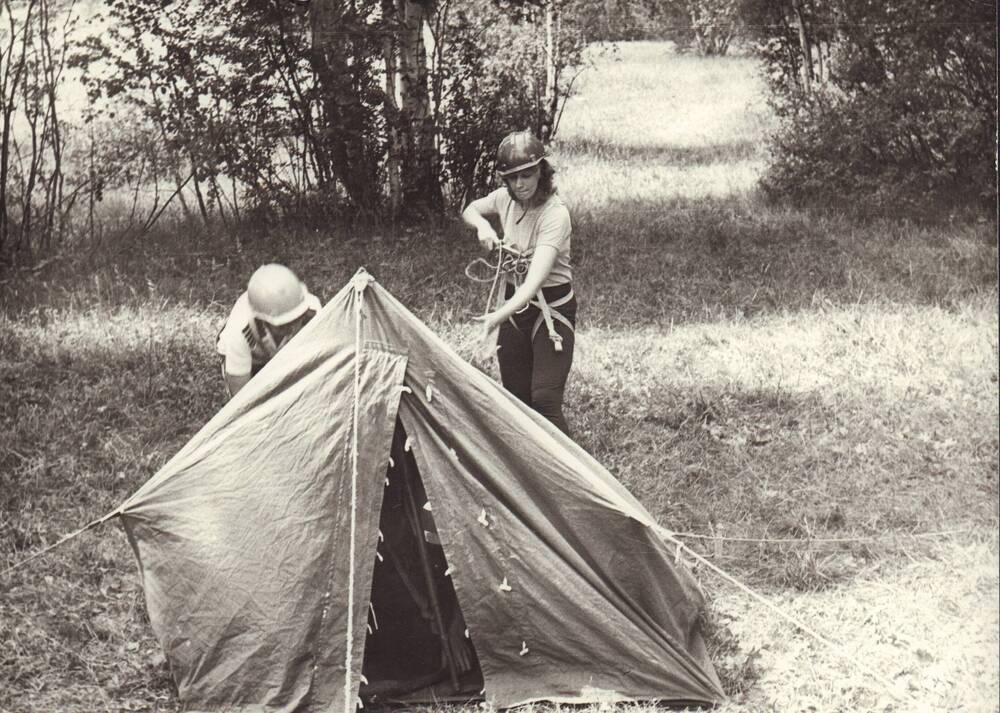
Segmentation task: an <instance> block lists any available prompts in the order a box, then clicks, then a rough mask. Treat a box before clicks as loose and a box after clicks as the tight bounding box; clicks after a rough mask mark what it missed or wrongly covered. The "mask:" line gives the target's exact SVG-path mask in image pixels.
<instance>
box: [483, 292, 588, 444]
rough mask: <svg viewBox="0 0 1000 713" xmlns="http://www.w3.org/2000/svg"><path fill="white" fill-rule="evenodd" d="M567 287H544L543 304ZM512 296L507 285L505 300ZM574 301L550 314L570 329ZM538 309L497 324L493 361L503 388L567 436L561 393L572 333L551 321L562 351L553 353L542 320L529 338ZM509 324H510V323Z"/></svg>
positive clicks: (530, 308)
mask: <svg viewBox="0 0 1000 713" xmlns="http://www.w3.org/2000/svg"><path fill="white" fill-rule="evenodd" d="M570 290H571V287H570V285H569V284H566V285H556V286H555V287H546V288H545V289H543V290H542V294H543V295H544V296H545V301H546V302H547V303H552V302H554V301H556V300H558V299H559V298H561V297H565V296H566V295H568V294H569V292H570ZM512 294H514V288H513V286H511V285H507V297H508V298H509V297H510V296H511V295H512ZM576 307H577V305H576V298H575V297H574V298H573V299H572V300H570V301H569V302H567V303H566V304H564V305H561V306H560V307H557V308H555V309H554V310H553V311H558V312H559V313H560V314H562V315H563V316H564V317H566V319H568V320H569V321H570V323H571V324H573V325H574V326H575V325H576ZM540 316H541V310H540V309H538V308H537V307H534V306H532V305H529V306H528V307H527V309H525V310H524V311H522V312H521V313H519V314H515V315H514V316H513V317H512V318H511V320H508V321H506V322H504V323H503V324H502V325H500V333H499V335H498V336H497V344H498V345H499V350H498V351H497V360H498V361H499V363H500V379H501V381H502V382H503V385H504V388H506V389H507V390H508V391H509V392H511V393H512V394H514V396H516V397H517V398H519V399H520V400H521V401H523V402H524V403H526V404H527V405H528V406H530V407H531V408H533V409H534V410H535V411H537V412H538V413H540V414H542V415H543V416H545V418H547V419H549V421H551V422H552V423H553V424H555V426H556V427H557V428H558V429H559V430H560V431H562V432H563V433H565V434H566V435H567V436H568V435H570V433H569V427H568V426H567V424H566V417H565V416H564V415H563V410H562V404H563V392H564V391H565V390H566V379H567V378H568V377H569V369H570V366H572V364H573V344H574V338H573V330H571V329H569V328H568V327H567V326H566V325H565V324H563V323H562V322H560V321H559V320H556V319H553V322H554V324H555V328H556V333H558V334H559V335H560V336H561V337H562V340H563V341H562V345H563V349H562V351H561V352H557V351H556V350H555V347H554V345H553V344H552V340H551V339H549V331H548V329H547V328H546V326H545V323H544V321H543V322H542V324H541V326H539V328H538V331H537V332H535V338H534V339H532V338H531V332H532V330H533V329H534V327H535V322H536V321H537V320H538V318H539V317H540ZM511 321H513V324H511Z"/></svg>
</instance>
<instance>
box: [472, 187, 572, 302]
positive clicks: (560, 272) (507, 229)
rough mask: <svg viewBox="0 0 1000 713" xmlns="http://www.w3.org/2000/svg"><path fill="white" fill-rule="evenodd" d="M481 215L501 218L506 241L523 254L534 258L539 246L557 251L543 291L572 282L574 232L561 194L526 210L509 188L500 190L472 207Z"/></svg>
mask: <svg viewBox="0 0 1000 713" xmlns="http://www.w3.org/2000/svg"><path fill="white" fill-rule="evenodd" d="M473 205H474V206H475V208H476V210H478V211H479V212H480V213H481V214H482V215H495V216H497V217H499V218H500V226H501V228H502V229H503V240H504V242H505V243H508V244H510V245H513V246H514V247H515V248H517V249H518V250H519V251H520V252H521V253H522V254H529V255H530V254H531V252H532V251H533V250H534V249H535V248H536V247H537V246H539V245H551V246H552V247H554V248H555V249H556V260H555V263H553V265H552V270H551V271H550V272H549V275H548V277H546V278H545V281H544V282H543V283H542V287H553V286H555V285H562V284H565V283H567V282H570V281H572V279H573V269H572V265H571V263H570V237H571V234H572V232H573V227H572V224H571V223H570V218H569V210H568V209H567V208H566V204H565V203H563V200H562V198H560V197H559V195H558V194H554V195H551V196H549V198H548V200H546V201H545V202H544V203H542V204H541V205H536V206H532V207H530V208H528V209H527V210H525V209H524V208H522V207H521V206H520V205H519V204H518V203H517V201H515V200H514V199H513V198H511V197H510V193H508V192H507V188H506V187H501V188H498V189H497V190H495V191H493V192H492V193H490V194H489V195H487V196H484V197H483V198H480V199H478V200H477V201H475V202H474V204H473Z"/></svg>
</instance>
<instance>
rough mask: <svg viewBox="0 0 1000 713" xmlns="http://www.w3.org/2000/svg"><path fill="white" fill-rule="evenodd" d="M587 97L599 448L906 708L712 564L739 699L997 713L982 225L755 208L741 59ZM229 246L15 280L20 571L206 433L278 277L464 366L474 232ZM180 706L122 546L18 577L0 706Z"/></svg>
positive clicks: (648, 64)
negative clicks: (244, 320)
mask: <svg viewBox="0 0 1000 713" xmlns="http://www.w3.org/2000/svg"><path fill="white" fill-rule="evenodd" d="M579 87H580V94H579V95H578V96H577V97H575V98H574V99H573V100H571V102H570V104H569V106H568V108H567V110H566V114H565V117H564V124H563V127H562V131H561V134H560V138H559V140H558V141H557V142H556V145H555V157H554V160H555V163H556V165H557V168H559V170H560V172H559V174H558V177H557V180H558V182H559V185H560V186H561V190H562V192H563V194H564V196H565V198H566V200H567V202H568V203H569V205H570V206H571V209H572V212H573V216H574V224H575V232H574V238H573V240H574V256H575V262H576V275H577V290H578V292H579V294H580V297H581V303H582V310H581V327H580V333H579V352H578V358H577V363H576V368H575V370H574V373H573V376H572V382H571V385H570V390H569V394H568V416H569V419H570V422H571V425H572V427H573V428H574V430H575V434H576V437H577V439H578V440H579V442H580V443H581V444H582V445H584V447H586V448H587V449H588V450H589V451H590V452H592V453H593V454H594V455H595V456H596V457H597V458H598V459H599V460H601V461H602V462H603V463H605V464H606V465H607V466H608V467H609V468H610V469H611V470H612V471H613V472H614V473H616V474H617V475H618V476H619V477H620V478H621V479H622V480H623V481H624V482H625V483H626V484H627V485H628V487H629V488H630V489H631V490H632V491H633V492H634V493H635V494H636V495H637V496H638V497H639V498H640V499H641V500H642V501H643V502H644V503H645V504H646V506H647V507H648V508H649V509H650V510H651V511H652V512H653V513H654V515H656V516H657V517H658V518H659V519H660V521H661V522H662V523H663V524H664V525H666V526H668V527H670V528H671V529H673V530H676V531H679V532H685V533H690V534H691V535H696V536H697V537H690V538H689V539H690V542H691V545H692V547H694V548H695V549H696V550H697V551H699V552H701V553H703V554H704V555H705V556H706V557H708V558H710V559H711V561H713V562H714V563H716V564H717V565H718V566H720V567H722V568H724V569H726V570H727V571H730V572H732V573H733V574H734V575H736V576H737V577H739V578H740V579H741V580H743V581H745V582H748V583H750V584H752V585H753V586H755V587H757V588H759V589H760V590H761V591H762V592H764V593H765V594H767V596H769V597H770V598H771V599H772V600H773V601H774V602H775V603H776V604H778V605H780V606H782V607H784V608H785V609H787V610H788V611H790V612H792V613H794V614H795V615H796V616H798V617H800V618H802V619H804V620H806V621H808V622H810V624H811V625H813V626H814V627H815V628H816V629H818V630H820V631H822V632H823V633H824V634H825V635H826V636H828V637H829V638H831V639H833V640H835V641H836V642H837V644H838V645H839V646H841V647H842V648H843V649H844V650H845V651H846V652H847V653H848V654H849V655H850V656H851V657H853V658H855V659H856V660H857V661H858V662H860V664H861V666H862V667H863V668H870V669H872V670H875V671H878V672H880V673H881V674H882V675H883V676H886V677H889V678H890V679H892V680H893V681H894V682H895V683H896V684H897V685H898V687H899V688H900V689H901V690H902V691H903V692H904V696H908V697H912V700H911V699H910V698H905V699H904V701H903V702H899V701H896V700H894V699H893V698H892V697H890V696H889V695H887V693H886V692H885V691H884V690H882V689H881V688H880V686H879V684H878V683H877V682H876V681H875V680H874V679H872V678H871V677H867V676H865V675H864V674H863V673H862V672H861V671H859V670H858V669H857V668H855V667H851V666H850V665H848V664H846V663H844V662H843V661H841V660H838V659H837V658H836V657H833V656H831V655H829V654H828V653H827V652H826V651H825V650H824V648H823V647H822V646H820V645H818V644H817V643H815V642H814V641H812V640H811V639H810V638H809V637H807V636H805V635H803V634H801V633H800V632H796V631H795V630H794V629H793V627H791V626H790V625H787V624H785V623H783V622H781V621H780V620H779V619H778V618H776V617H775V616H773V614H771V613H770V612H769V611H768V610H767V609H766V608H762V607H761V606H760V605H758V604H755V603H753V602H751V601H750V600H748V599H747V598H746V597H745V596H744V595H742V594H741V593H740V592H738V591H737V590H735V589H733V588H732V587H730V586H729V585H727V584H725V583H723V582H721V581H720V580H718V579H717V578H715V577H714V576H712V575H711V574H709V573H708V572H706V571H704V569H699V570H696V573H697V575H698V576H699V578H700V579H701V581H702V582H703V585H704V588H705V590H706V592H707V593H708V595H709V598H710V600H711V601H712V612H711V616H710V622H709V623H710V625H711V628H712V631H713V634H712V639H713V646H714V647H715V652H716V653H715V658H716V662H717V665H718V667H719V668H720V670H721V671H722V673H723V675H724V678H725V680H726V682H727V684H728V685H729V687H730V689H731V692H732V694H733V700H732V701H731V702H730V703H728V704H727V705H726V707H725V710H726V711H734V712H735V711H739V712H741V713H742V712H749V711H755V712H756V711H790V710H815V711H836V710H841V711H855V710H879V711H887V710H893V711H903V710H962V711H992V710H996V709H997V703H996V701H997V698H998V693H1000V686H998V671H997V656H996V651H997V646H998V626H1000V625H998V582H997V571H998V567H1000V565H998V559H997V551H998V548H997V522H998V508H997V480H996V476H997V459H998V440H997V430H998V411H997V403H998V389H997V343H998V325H997V310H996V301H997V292H996V279H997V275H996V267H995V266H996V257H997V253H996V245H995V237H994V235H993V234H992V229H991V228H990V226H987V225H981V224H969V223H959V224H947V223H944V224H942V225H939V226H934V227H927V226H923V227H921V226H916V225H913V224H911V223H910V222H908V221H907V220H906V218H905V216H900V217H899V218H898V219H895V220H888V219H883V220H880V221H876V222H866V223H859V222H854V221H852V220H851V219H849V218H848V217H846V216H838V215H829V214H826V215H815V214H809V213H804V212H800V211H796V210H792V209H788V208H782V207H776V206H772V205H767V204H765V203H764V202H762V201H761V200H760V198H759V197H758V196H756V195H755V193H754V190H753V186H754V182H755V180H756V177H757V176H758V175H759V173H760V171H761V170H763V167H764V166H765V165H766V158H767V156H766V149H765V144H764V137H765V135H766V133H767V132H768V131H769V130H770V127H771V120H770V119H769V116H768V114H767V111H766V106H765V103H764V102H763V100H762V94H761V91H762V90H761V85H760V83H759V81H758V80H757V79H756V74H755V67H754V65H753V63H752V62H751V61H750V60H748V59H745V58H738V57H737V58H728V59H719V60H712V61H708V60H701V59H697V58H693V57H680V56H677V55H674V54H672V53H671V52H670V51H669V47H668V46H666V45H660V44H654V43H638V44H633V45H625V46H623V47H622V48H621V49H620V51H619V53H618V55H617V59H615V58H613V57H612V56H608V55H597V56H596V60H595V68H593V69H590V70H588V71H587V72H586V73H585V74H584V75H583V76H582V77H581V79H580V83H579ZM231 248H232V244H231V243H225V242H224V239H217V238H209V237H203V238H198V239H197V240H191V239H189V238H187V237H186V235H184V234H180V233H177V234H173V235H171V234H169V233H165V234H164V235H161V236H158V237H155V238H152V239H150V241H149V242H147V243H145V244H143V245H131V246H111V247H110V248H107V247H106V248H104V249H95V250H92V251H88V252H86V254H80V255H76V256H72V257H68V258H67V259H65V260H64V261H62V262H57V263H53V264H52V265H51V266H50V267H49V268H47V269H45V270H42V271H39V272H38V273H37V274H34V275H32V276H29V277H21V278H18V279H17V280H13V281H10V282H5V283H3V284H0V298H2V302H0V304H2V310H0V566H2V567H6V566H7V565H9V564H13V563H14V562H16V561H19V560H20V559H21V558H23V557H24V556H26V555H27V554H28V553H30V552H33V551H35V550H37V549H39V548H41V547H42V546H44V545H46V544H48V543H51V542H53V541H55V540H56V539H57V538H58V537H59V536H60V535H61V534H63V533H65V532H68V531H70V530H72V529H74V528H75V527H77V526H79V525H80V524H82V523H83V522H86V521H88V520H90V519H92V518H94V517H96V516H98V515H101V514H103V513H104V512H106V511H108V510H109V509H111V508H112V507H113V506H114V505H116V504H117V503H119V502H120V501H121V500H123V499H124V498H125V497H126V496H127V495H128V494H129V493H130V492H132V491H133V490H134V489H135V488H136V487H137V486H138V485H139V484H140V483H142V482H143V481H144V480H145V479H147V478H148V477H149V476H150V475H152V473H154V472H155V471H156V469H157V468H158V467H159V466H160V465H161V464H162V463H163V462H164V461H165V460H166V459H167V458H168V457H169V456H170V455H172V454H173V453H174V452H175V451H176V450H177V449H178V448H179V447H180V446H181V445H182V444H183V443H184V442H185V441H186V440H187V439H188V438H189V437H190V436H191V435H192V434H193V433H194V432H195V431H197V429H198V428H199V427H200V426H201V424H203V423H204V422H205V421H206V420H207V419H208V417H209V416H210V415H211V414H212V413H214V411H215V410H216V409H217V408H218V407H219V405H220V404H221V403H222V393H221V385H220V384H219V383H218V374H217V371H216V368H217V367H216V361H215V357H214V355H213V353H212V350H213V345H212V341H213V338H214V335H215V331H216V330H217V328H218V325H219V323H220V321H221V320H222V319H223V318H224V317H225V314H226V310H227V309H228V307H229V306H230V304H231V301H232V300H233V299H234V298H235V296H236V295H237V294H238V293H239V290H240V285H241V284H242V282H243V280H245V279H246V276H247V275H248V274H249V272H250V270H251V269H252V267H253V266H255V265H256V264H258V263H259V262H261V261H264V260H272V259H277V260H282V261H286V262H288V263H289V264H292V265H294V266H295V267H297V268H298V269H299V270H300V271H301V272H302V273H303V274H304V275H305V276H306V278H307V279H308V282H309V284H310V286H311V287H313V289H314V291H316V292H317V293H319V294H320V295H321V296H323V297H324V298H326V297H329V296H330V295H331V294H332V293H333V292H335V291H336V290H337V289H339V287H340V286H341V285H342V284H343V283H344V282H345V281H346V280H347V279H348V278H349V277H350V275H351V274H352V273H353V272H354V271H355V270H356V269H357V267H358V266H360V265H365V266H366V267H367V268H368V269H369V271H371V272H373V273H374V274H375V275H376V277H378V279H379V280H380V281H381V282H382V283H383V284H385V285H386V286H387V287H388V288H389V289H390V290H391V291H392V292H393V293H394V294H395V295H396V296H397V297H399V298H400V299H401V300H403V301H404V302H405V303H406V304H408V305H410V307H411V308H412V309H413V310H414V311H415V312H417V314H418V315H419V316H421V317H422V318H423V319H425V320H426V321H427V322H428V323H430V324H431V326H432V327H433V328H434V329H436V330H437V331H439V332H440V333H441V334H442V335H443V336H444V337H445V338H446V339H447V340H448V341H449V342H451V343H452V344H454V345H455V346H456V347H457V348H458V349H459V350H460V351H461V352H462V353H463V354H466V355H467V356H469V357H470V358H471V356H472V353H473V328H472V326H471V324H470V322H469V317H470V315H471V314H473V313H475V312H478V311H481V308H482V302H483V300H484V299H485V296H484V295H483V294H482V292H481V290H480V289H479V288H480V286H476V285H473V284H470V283H468V282H467V281H466V280H465V278H464V277H463V276H462V269H463V267H464V265H465V263H466V262H468V261H469V260H471V259H472V258H473V257H475V256H476V254H477V253H476V250H475V241H474V239H473V238H472V236H471V235H470V234H468V233H467V232H466V231H464V230H463V229H462V228H461V227H459V226H457V225H447V226H444V227H443V228H435V229H430V228H427V229H414V230H411V231H400V232H392V231H388V230H384V231H372V230H367V231H363V232H355V231H354V230H351V229H347V228H343V229H341V228H338V229H337V230H330V231H320V232H315V233H313V232H310V233H301V232H300V233H295V234H286V233H278V232H274V233H272V234H270V235H269V236H267V239H264V238H262V237H256V238H254V237H252V236H248V238H247V240H246V241H245V243H244V249H243V251H242V252H241V253H235V252H234V251H232V249H231ZM926 533H939V534H936V535H932V536H923V535H924V534H926ZM757 540H762V541H757ZM644 707H645V706H635V708H637V709H641V708H644ZM177 709H178V703H177V702H176V700H175V698H174V696H173V693H172V690H171V684H170V682H169V676H168V673H167V670H166V667H165V662H164V661H163V657H162V654H160V652H159V648H158V645H157V644H156V642H155V640H154V639H153V637H152V633H151V631H150V629H149V626H148V623H147V621H146V619H145V614H144V607H143V603H142V595H141V591H140V589H139V586H138V582H137V578H136V576H135V569H134V565H133V562H132V555H131V552H130V551H129V550H128V547H127V545H126V544H125V541H124V538H123V537H122V536H121V534H120V533H119V532H118V531H117V530H116V528H114V527H113V526H108V527H105V528H103V529H102V530H99V531H96V532H91V533H87V534H85V535H83V536H81V537H80V538H79V539H78V540H77V541H74V542H73V543H71V544H69V545H67V546H65V547H64V548H62V549H61V550H59V551H57V552H55V553H53V554H52V555H50V556H47V557H46V558H44V559H41V560H38V561H36V562H34V563H32V564H31V565H30V566H29V567H27V568H25V569H23V570H18V571H17V572H16V573H14V574H13V575H10V576H8V577H5V578H2V579H0V710H2V711H17V712H19V713H20V712H21V711H94V710H161V711H174V710H177Z"/></svg>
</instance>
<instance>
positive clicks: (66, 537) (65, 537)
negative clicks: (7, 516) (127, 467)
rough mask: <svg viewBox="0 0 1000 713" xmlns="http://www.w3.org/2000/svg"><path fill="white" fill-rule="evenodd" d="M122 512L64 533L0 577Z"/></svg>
mask: <svg viewBox="0 0 1000 713" xmlns="http://www.w3.org/2000/svg"><path fill="white" fill-rule="evenodd" d="M120 514H121V513H120V512H119V510H117V509H116V510H112V511H111V512H109V513H108V514H107V515H105V516H104V517H99V518H97V519H96V520H93V521H91V522H88V523H87V524H86V525H84V526H83V527H81V528H80V529H79V530H74V531H73V532H71V533H69V534H68V535H63V536H62V537H60V538H59V539H58V540H56V541H55V542H53V543H52V544H51V545H49V546H48V547H43V548H42V549H40V550H39V551H38V552H35V553H34V554H31V555H28V556H27V557H25V558H24V559H23V560H21V561H20V562H16V563H14V564H12V565H11V566H10V567H8V568H7V569H5V570H4V571H3V573H0V577H6V576H7V575H8V574H10V573H11V572H13V571H14V570H16V569H19V568H21V567H23V566H24V565H26V564H28V563H29V562H33V561H34V560H36V559H38V558H39V557H42V556H43V555H47V554H48V553H49V552H51V551H52V550H54V549H55V548H57V547H59V546H60V545H64V544H66V543H67V542H69V541H70V540H72V539H73V538H74V537H77V536H79V535H82V534H83V533H85V532H86V531H87V530H90V529H91V528H94V527H97V526H98V525H101V524H103V523H104V522H106V521H107V520H109V519H111V518H112V517H115V516H116V515H120Z"/></svg>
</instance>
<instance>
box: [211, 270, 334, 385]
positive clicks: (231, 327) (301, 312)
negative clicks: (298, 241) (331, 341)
mask: <svg viewBox="0 0 1000 713" xmlns="http://www.w3.org/2000/svg"><path fill="white" fill-rule="evenodd" d="M319 308H320V302H319V299H317V298H316V297H315V296H314V295H311V294H310V293H309V290H308V289H306V286H305V284H304V283H303V282H302V281H300V280H299V278H298V277H296V275H295V273H294V272H292V271H291V270H289V269H288V268H287V267H285V266H284V265H277V264H273V263H272V264H270V265H263V266H262V267H259V268H257V270H256V271H255V272H254V273H253V275H251V277H250V282H248V283H247V291H246V292H244V293H243V294H242V295H240V298H239V299H238V300H236V304H235V305H233V309H232V311H231V312H230V313H229V319H227V320H226V324H225V326H224V327H223V328H222V331H221V332H219V340H218V344H217V347H216V348H217V350H218V352H219V354H221V355H222V357H223V361H222V375H223V378H224V379H225V381H226V388H227V389H228V390H229V396H230V397H232V396H234V395H235V394H236V392H237V391H239V390H240V389H242V388H243V387H244V386H246V383H247V382H248V381H250V377H252V376H254V375H255V374H256V373H257V372H258V371H260V369H261V368H262V367H263V366H264V364H266V363H267V362H268V361H270V360H271V358H272V357H273V356H274V355H275V354H277V353H278V350H279V349H281V348H282V347H283V346H285V344H287V343H288V340H289V339H291V338H292V337H294V336H295V334H296V333H298V331H299V330H300V329H302V327H304V326H305V325H306V323H308V322H309V320H310V319H312V318H313V316H314V315H315V314H316V312H318V311H319Z"/></svg>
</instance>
